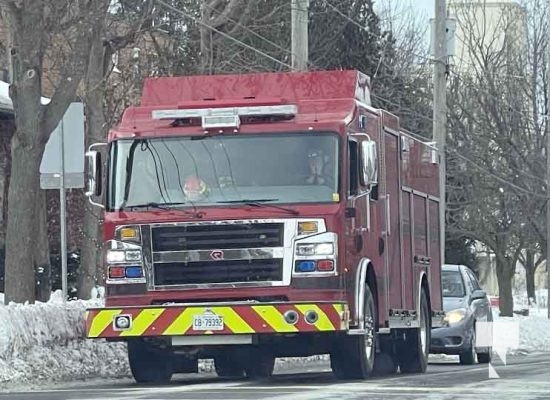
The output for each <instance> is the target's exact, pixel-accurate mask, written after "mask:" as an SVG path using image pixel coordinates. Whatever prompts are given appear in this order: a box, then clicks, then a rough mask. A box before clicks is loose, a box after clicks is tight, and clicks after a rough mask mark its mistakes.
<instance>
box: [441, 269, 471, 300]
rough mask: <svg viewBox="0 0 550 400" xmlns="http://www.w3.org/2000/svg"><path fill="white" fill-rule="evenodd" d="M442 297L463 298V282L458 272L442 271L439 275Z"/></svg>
mask: <svg viewBox="0 0 550 400" xmlns="http://www.w3.org/2000/svg"><path fill="white" fill-rule="evenodd" d="M441 286H442V288H443V297H464V293H465V291H464V282H463V281H462V276H460V272H458V271H443V272H442V274H441Z"/></svg>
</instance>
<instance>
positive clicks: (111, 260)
mask: <svg viewBox="0 0 550 400" xmlns="http://www.w3.org/2000/svg"><path fill="white" fill-rule="evenodd" d="M105 260H106V261H107V263H108V264H116V263H124V262H136V261H141V250H111V249H109V250H107V253H106V255H105Z"/></svg>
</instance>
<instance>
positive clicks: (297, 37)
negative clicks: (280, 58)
mask: <svg viewBox="0 0 550 400" xmlns="http://www.w3.org/2000/svg"><path fill="white" fill-rule="evenodd" d="M308 7H309V0H291V3H290V8H291V29H292V46H291V51H292V60H291V64H292V69H293V70H294V71H306V70H307V63H308V31H307V28H308V19H309V17H308Z"/></svg>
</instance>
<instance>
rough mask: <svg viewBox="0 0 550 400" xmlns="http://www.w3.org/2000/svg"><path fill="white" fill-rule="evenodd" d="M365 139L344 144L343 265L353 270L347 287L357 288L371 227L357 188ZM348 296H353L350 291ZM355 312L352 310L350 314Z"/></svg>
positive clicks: (364, 192)
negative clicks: (345, 189) (344, 256)
mask: <svg viewBox="0 0 550 400" xmlns="http://www.w3.org/2000/svg"><path fill="white" fill-rule="evenodd" d="M364 138H367V136H366V135H365V134H361V133H359V134H350V135H348V142H347V159H348V162H347V169H348V171H347V181H348V185H347V199H348V200H347V206H346V241H345V243H346V244H345V248H346V261H345V262H346V265H347V266H349V267H350V268H352V271H354V273H352V274H349V275H348V279H349V280H348V283H347V285H348V287H349V288H354V289H355V285H356V274H355V273H356V270H355V268H356V267H357V266H358V265H359V264H360V262H361V259H362V258H363V257H365V255H367V254H368V253H369V251H368V246H369V244H370V243H372V240H370V241H369V234H372V229H369V228H370V227H372V224H373V223H376V221H372V220H371V217H372V214H373V212H372V210H371V203H370V201H369V193H368V191H367V190H366V188H364V187H362V186H361V184H360V178H359V173H360V146H361V141H362V140H363V139H364ZM348 293H350V296H351V293H353V291H352V290H349V291H348ZM350 300H351V302H350V304H352V305H353V304H354V300H355V297H350ZM353 311H355V310H352V312H353Z"/></svg>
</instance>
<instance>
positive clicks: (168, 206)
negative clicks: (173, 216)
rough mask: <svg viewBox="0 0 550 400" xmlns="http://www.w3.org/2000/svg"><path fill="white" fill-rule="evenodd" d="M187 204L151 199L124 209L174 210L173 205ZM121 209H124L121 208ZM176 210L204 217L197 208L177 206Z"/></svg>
mask: <svg viewBox="0 0 550 400" xmlns="http://www.w3.org/2000/svg"><path fill="white" fill-rule="evenodd" d="M186 204H187V203H184V202H171V203H157V202H154V201H150V202H149V203H143V204H132V205H131V206H126V207H124V209H128V210H132V211H133V210H135V209H136V208H156V209H158V210H174V208H173V206H183V205H186ZM121 210H123V209H122V208H121ZM176 210H177V211H182V212H185V213H187V214H190V215H193V216H195V217H196V218H202V217H203V216H204V214H203V213H202V212H200V211H196V210H184V209H181V208H177V209H176Z"/></svg>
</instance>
